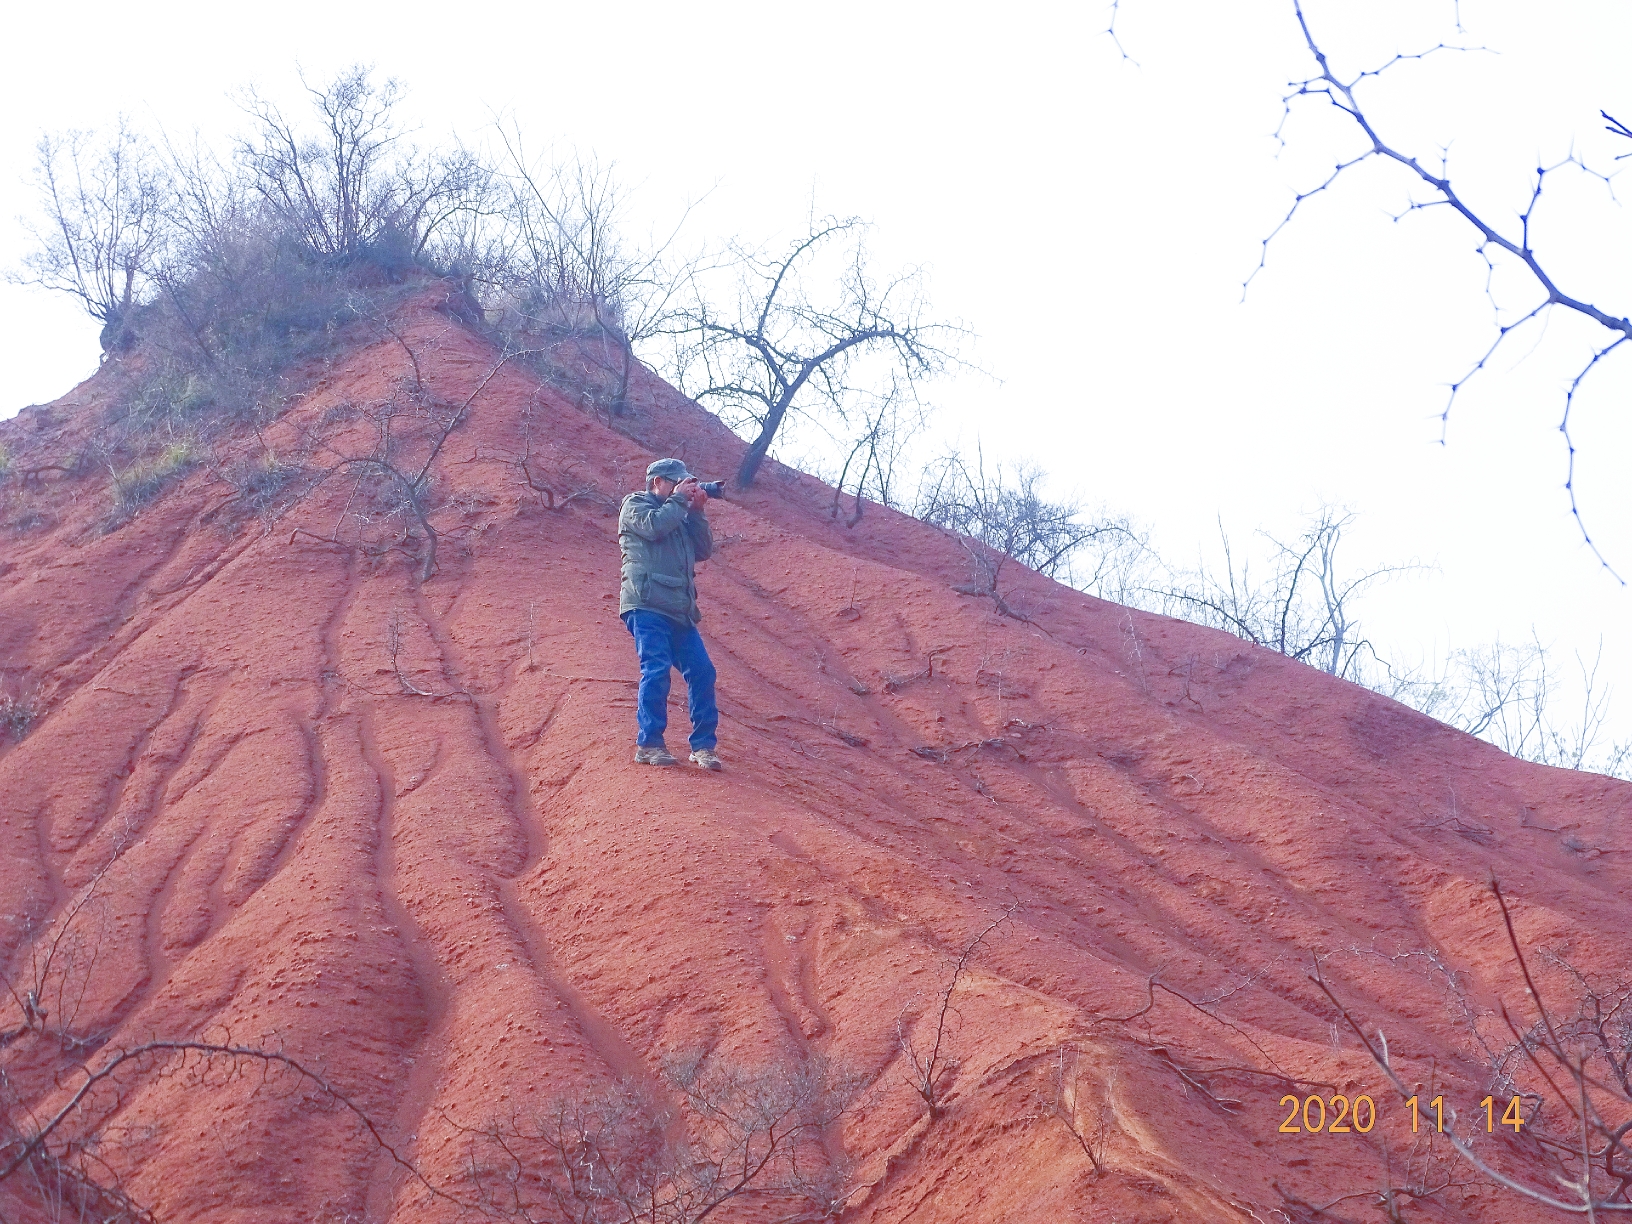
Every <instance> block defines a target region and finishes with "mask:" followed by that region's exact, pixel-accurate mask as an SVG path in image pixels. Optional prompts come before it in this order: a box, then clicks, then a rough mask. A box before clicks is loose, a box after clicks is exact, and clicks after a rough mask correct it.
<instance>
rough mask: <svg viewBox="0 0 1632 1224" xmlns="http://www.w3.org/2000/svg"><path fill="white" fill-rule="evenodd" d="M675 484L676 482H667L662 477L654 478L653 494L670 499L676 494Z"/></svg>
mask: <svg viewBox="0 0 1632 1224" xmlns="http://www.w3.org/2000/svg"><path fill="white" fill-rule="evenodd" d="M674 484H675V482H674V481H672V480H666V479H664V478H663V477H662V476H654V477H653V478H652V492H653V493H656V494H657V495H658V496H659V497H668V496H669V495H670V494H671V493H673V492H674Z"/></svg>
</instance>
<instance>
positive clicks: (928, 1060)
mask: <svg viewBox="0 0 1632 1224" xmlns="http://www.w3.org/2000/svg"><path fill="white" fill-rule="evenodd" d="M1019 909H1020V906H1019V903H1018V902H1017V903H1015V904H1012V905H1010V906H1008V907H1007V908H1006V909H1004V911H1003V912H1002V913H1001V914H999V915H998V916H997V917H996V918H993V919H992V920H991V921H990V922H988V923H987V924H986V925H985V926H983V927H981V928H980V930H979V931H977V932H975V934H974V935H973V936H972V937H971V938H970V940H969V942H968V943H966V944H964V945H963V948H962V950H960V951H959V953H958V956H957V959H956V960H955V961H953V962H952V972H951V973H950V974H949V975H948V977H947V979H946V986H945V987H944V988H943V989H942V990H941V991H940V993H939V994H938V995H937V996H936V999H935V1002H934V1004H933V1005H932V1007H933V1011H934V1015H935V1028H934V1031H933V1033H932V1034H930V1035H926V1036H924V1037H914V1036H913V1031H912V1030H913V1025H912V1023H911V1022H910V1021H909V1020H908V1019H907V1014H906V1013H905V1012H902V1014H901V1015H900V1016H899V1017H897V1018H896V1022H895V1033H896V1042H897V1044H898V1045H899V1047H900V1049H901V1053H902V1055H903V1056H904V1057H905V1058H906V1060H907V1066H908V1068H909V1080H910V1082H911V1084H912V1090H913V1091H914V1092H916V1093H917V1094H918V1095H919V1097H921V1098H922V1099H923V1102H924V1111H925V1114H926V1116H927V1117H928V1118H929V1120H930V1121H932V1122H933V1121H934V1120H935V1119H936V1118H938V1117H940V1116H941V1112H942V1109H943V1107H944V1105H945V1100H946V1089H947V1087H948V1084H947V1078H948V1077H949V1076H950V1075H951V1074H952V1073H953V1072H954V1071H956V1070H957V1067H958V1061H957V1059H956V1058H954V1057H952V1055H951V1049H950V1043H951V1040H952V1037H953V1029H954V1028H955V1027H956V1025H957V1021H958V1019H959V1016H958V1011H957V1009H956V1008H955V1007H953V1006H952V996H953V995H954V994H955V993H956V992H957V989H958V983H959V982H961V981H962V980H963V975H964V974H965V973H966V972H967V971H968V968H969V961H970V960H971V959H972V958H973V957H974V955H975V952H976V951H977V950H978V949H979V947H980V945H981V944H983V943H985V942H986V937H987V936H988V935H990V934H991V933H992V932H993V931H995V930H997V928H998V927H1000V926H1002V925H1003V924H1004V923H1005V922H1007V921H1009V919H1011V918H1013V917H1014V915H1015V913H1016V912H1017V911H1018V910H1019ZM927 1018H928V1017H927V1015H926V1016H924V1017H920V1019H921V1020H927Z"/></svg>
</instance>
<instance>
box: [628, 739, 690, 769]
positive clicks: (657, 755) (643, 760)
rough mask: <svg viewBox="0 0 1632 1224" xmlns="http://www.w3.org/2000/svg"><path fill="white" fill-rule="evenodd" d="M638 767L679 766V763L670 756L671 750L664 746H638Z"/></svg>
mask: <svg viewBox="0 0 1632 1224" xmlns="http://www.w3.org/2000/svg"><path fill="white" fill-rule="evenodd" d="M635 764H636V765H678V764H680V762H679V761H677V760H675V758H674V757H672V756H671V755H669V750H668V749H667V748H665V747H663V745H662V744H653V745H652V746H651V747H649V748H648V747H641V746H637V747H636V748H635Z"/></svg>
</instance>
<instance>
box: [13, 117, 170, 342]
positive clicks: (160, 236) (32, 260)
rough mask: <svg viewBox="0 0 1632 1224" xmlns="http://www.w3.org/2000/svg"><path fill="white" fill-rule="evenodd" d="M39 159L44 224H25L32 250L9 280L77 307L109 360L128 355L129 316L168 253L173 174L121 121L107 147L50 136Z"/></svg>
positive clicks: (90, 136)
mask: <svg viewBox="0 0 1632 1224" xmlns="http://www.w3.org/2000/svg"><path fill="white" fill-rule="evenodd" d="M35 151H36V159H37V160H36V162H35V167H34V178H35V184H36V186H37V188H38V190H39V195H40V200H41V203H42V205H43V206H44V208H43V212H44V215H43V216H41V217H39V218H38V219H37V220H34V221H28V220H25V221H24V223H23V224H24V226H25V227H26V228H27V229H28V231H29V233H30V234H31V235H32V236H33V238H34V243H35V246H34V250H33V251H32V252H31V253H30V254H29V255H28V256H27V257H26V258H25V259H24V261H23V266H24V268H25V269H26V271H25V272H24V273H21V274H17V275H14V276H13V278H12V279H14V280H16V281H19V282H21V283H24V284H35V285H40V286H42V287H43V288H46V289H55V290H57V291H58V292H61V293H67V294H70V295H71V296H73V297H75V298H78V299H79V302H80V305H82V306H83V307H84V308H85V311H86V313H87V314H89V315H90V316H91V317H92V318H93V319H96V320H97V321H98V322H99V323H101V324H102V325H103V326H102V336H101V341H102V352H103V354H104V355H106V354H108V353H112V352H115V351H117V350H119V349H122V348H128V347H129V346H130V343H131V339H132V336H131V333H130V331H129V318H130V315H131V312H132V310H133V309H134V308H135V307H136V306H137V304H138V303H140V302H141V301H143V300H144V299H145V297H146V296H147V291H148V289H149V287H150V285H151V283H152V281H153V278H154V276H155V275H156V274H157V272H158V271H159V266H160V264H161V262H162V260H163V257H164V253H165V247H166V242H167V238H168V225H167V223H166V213H165V209H166V197H167V196H168V194H169V178H170V176H169V173H168V172H167V170H166V169H165V167H164V164H163V162H162V161H161V159H160V158H159V157H158V155H157V153H156V152H155V150H154V149H153V146H152V145H151V144H149V143H148V141H147V140H145V139H144V138H143V137H142V136H140V135H139V134H137V133H136V132H134V131H132V130H131V128H130V127H129V126H128V124H127V123H126V122H125V120H124V119H123V118H121V119H120V120H119V124H118V127H117V128H116V129H115V130H114V133H113V135H112V136H110V137H109V138H108V139H107V140H106V141H105V142H100V143H99V142H98V139H97V137H96V134H95V133H93V132H68V133H66V134H63V135H60V136H53V135H49V134H48V135H45V136H42V137H40V141H39V144H38V145H36V146H35Z"/></svg>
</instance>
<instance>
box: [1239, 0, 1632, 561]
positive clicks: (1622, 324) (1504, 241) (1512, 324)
mask: <svg viewBox="0 0 1632 1224" xmlns="http://www.w3.org/2000/svg"><path fill="white" fill-rule="evenodd" d="M1292 10H1293V13H1294V14H1295V15H1296V17H1297V21H1298V27H1299V30H1300V31H1301V33H1302V35H1303V41H1304V44H1305V46H1307V48H1308V50H1309V54H1310V55H1311V56H1312V57H1313V58H1314V61H1315V67H1316V71H1315V72H1314V73H1313V74H1312V75H1310V76H1308V77H1306V78H1304V79H1303V80H1300V81H1294V82H1293V83H1292V86H1291V90H1290V92H1289V93H1287V94H1286V95H1285V96H1284V98H1283V106H1284V113H1283V118H1282V123H1281V129H1280V130H1279V131H1278V132H1277V135H1278V136H1279V135H1280V134H1281V132H1284V130H1285V127H1286V122H1287V120H1288V119H1289V118H1290V117H1291V116H1292V114H1293V109H1294V107H1296V106H1298V105H1299V104H1300V103H1303V102H1304V101H1306V100H1307V101H1311V102H1314V103H1315V104H1317V105H1321V104H1324V105H1326V106H1329V107H1331V108H1333V109H1335V110H1336V111H1337V112H1338V113H1339V114H1341V115H1343V116H1345V117H1346V118H1347V120H1348V121H1349V122H1350V123H1352V125H1353V127H1354V130H1355V131H1356V133H1357V135H1358V136H1359V141H1358V143H1357V146H1356V148H1355V150H1354V152H1353V153H1352V155H1350V156H1348V157H1346V158H1343V159H1340V160H1339V161H1338V162H1337V164H1336V166H1335V167H1334V168H1333V170H1332V171H1331V173H1330V174H1329V175H1328V176H1327V177H1326V178H1325V179H1324V180H1323V181H1322V182H1320V183H1318V184H1315V185H1314V186H1313V187H1311V188H1309V189H1308V190H1306V191H1303V192H1300V193H1299V194H1298V196H1297V198H1296V199H1295V200H1294V201H1293V203H1292V207H1291V208H1290V209H1289V210H1288V211H1287V213H1286V216H1285V217H1284V218H1282V220H1281V222H1280V224H1279V225H1277V226H1276V227H1275V229H1274V231H1273V232H1272V233H1271V234H1270V235H1269V237H1268V238H1266V239H1264V246H1263V252H1264V253H1263V255H1261V256H1260V259H1259V264H1258V269H1255V270H1254V272H1253V276H1256V275H1257V272H1258V270H1261V269H1262V268H1263V267H1264V262H1265V259H1267V256H1268V251H1269V245H1270V243H1271V242H1272V241H1273V240H1274V238H1275V235H1276V234H1278V233H1279V232H1280V231H1281V230H1282V229H1284V228H1285V227H1286V226H1287V225H1288V224H1290V223H1291V222H1292V220H1293V218H1294V217H1296V216H1297V213H1298V210H1299V209H1300V208H1301V207H1302V206H1303V204H1304V202H1305V201H1307V200H1309V199H1310V198H1311V197H1313V196H1316V195H1319V194H1320V193H1321V192H1324V191H1326V190H1328V189H1330V188H1331V187H1332V186H1333V185H1334V184H1335V183H1336V182H1337V181H1338V180H1339V179H1340V178H1341V177H1342V176H1343V175H1344V174H1345V173H1346V172H1347V171H1349V170H1351V169H1353V168H1354V167H1355V166H1358V165H1361V164H1363V163H1365V162H1368V161H1370V160H1372V159H1374V158H1380V159H1383V160H1385V161H1390V162H1393V163H1394V164H1395V165H1397V166H1399V167H1401V168H1403V169H1404V170H1405V171H1407V172H1408V174H1409V175H1410V176H1411V177H1412V178H1413V179H1414V180H1415V183H1416V185H1417V186H1419V187H1422V188H1426V189H1427V193H1426V198H1418V197H1415V196H1413V197H1412V198H1411V200H1410V202H1409V203H1408V204H1407V206H1406V209H1405V213H1410V212H1414V211H1417V210H1420V209H1426V208H1436V207H1443V208H1449V209H1450V210H1451V211H1452V212H1454V213H1456V214H1457V215H1458V216H1460V217H1461V218H1462V219H1463V220H1464V221H1465V222H1467V224H1468V226H1469V227H1470V228H1471V230H1472V232H1473V234H1474V235H1475V237H1476V241H1477V248H1476V249H1477V250H1478V252H1479V254H1480V256H1481V257H1482V258H1483V259H1484V260H1485V262H1486V265H1487V267H1488V268H1489V270H1490V273H1491V277H1492V279H1493V280H1494V277H1495V274H1496V272H1497V271H1498V270H1499V269H1500V268H1502V267H1505V266H1511V267H1514V268H1516V269H1518V270H1519V271H1520V273H1521V274H1522V276H1523V277H1524V279H1525V280H1526V281H1528V283H1529V284H1530V285H1531V286H1532V287H1533V289H1534V291H1535V292H1534V294H1533V295H1532V297H1531V298H1530V300H1529V301H1528V302H1526V303H1524V304H1523V305H1521V306H1519V307H1515V308H1511V309H1504V308H1503V307H1502V306H1501V304H1500V302H1499V301H1498V300H1497V299H1496V297H1495V296H1494V293H1492V296H1491V302H1492V306H1493V309H1494V312H1495V326H1496V335H1495V339H1494V340H1493V341H1492V342H1491V344H1490V346H1489V347H1488V348H1487V349H1486V350H1485V352H1484V353H1483V354H1482V355H1481V356H1480V357H1479V358H1478V360H1477V361H1475V362H1474V363H1473V364H1472V365H1471V366H1470V367H1469V368H1468V370H1467V371H1466V372H1465V373H1464V374H1463V375H1462V376H1461V377H1460V378H1458V379H1457V380H1456V381H1455V382H1453V383H1452V384H1451V387H1450V393H1449V395H1448V397H1447V399H1446V402H1445V408H1444V410H1443V413H1442V416H1441V419H1442V421H1448V420H1449V417H1450V412H1451V409H1452V407H1453V406H1454V405H1455V403H1456V397H1457V395H1458V394H1459V393H1460V392H1461V390H1462V388H1463V387H1465V386H1467V384H1468V382H1469V381H1470V380H1471V379H1472V378H1473V377H1474V376H1475V375H1477V374H1478V373H1479V372H1480V371H1481V370H1483V369H1484V368H1485V367H1486V366H1487V365H1488V364H1489V363H1490V361H1491V360H1492V359H1493V358H1494V357H1495V355H1496V353H1497V351H1498V350H1499V349H1500V348H1501V346H1502V345H1503V344H1504V343H1505V342H1506V341H1507V339H1508V338H1509V337H1510V336H1512V335H1514V334H1515V333H1517V332H1519V331H1522V330H1524V329H1526V328H1527V327H1528V326H1529V325H1530V324H1533V323H1541V322H1544V321H1545V319H1546V318H1547V316H1548V315H1549V314H1550V313H1551V312H1552V310H1553V309H1554V308H1555V307H1561V308H1563V309H1564V310H1568V311H1571V312H1573V313H1575V314H1578V315H1581V316H1582V317H1584V318H1587V319H1590V320H1591V321H1592V322H1593V323H1595V324H1597V325H1598V326H1599V327H1600V328H1602V329H1603V331H1602V332H1601V333H1600V335H1601V336H1602V338H1603V339H1602V343H1601V344H1599V345H1597V346H1595V347H1594V349H1593V352H1592V355H1591V357H1590V358H1588V360H1587V361H1586V362H1585V364H1584V365H1583V366H1582V367H1581V368H1580V369H1579V370H1578V371H1577V373H1576V375H1575V377H1574V378H1573V379H1572V380H1571V382H1570V384H1569V386H1568V388H1567V389H1566V390H1565V392H1564V405H1563V416H1562V419H1561V420H1560V422H1559V430H1560V432H1561V433H1562V434H1563V435H1564V440H1565V445H1566V447H1567V448H1568V452H1569V466H1568V471H1567V474H1566V477H1565V483H1564V488H1565V490H1566V491H1567V492H1568V493H1569V498H1570V513H1571V514H1572V515H1574V517H1575V520H1576V523H1577V525H1578V526H1579V528H1580V530H1581V534H1582V538H1583V539H1584V540H1585V541H1586V542H1587V544H1588V545H1589V546H1591V547H1592V549H1593V552H1594V553H1595V554H1596V555H1597V556H1598V559H1599V561H1600V562H1601V563H1602V564H1603V565H1604V568H1606V569H1610V572H1611V573H1612V574H1614V570H1613V569H1611V568H1610V566H1609V563H1608V562H1607V561H1606V560H1605V559H1604V557H1603V555H1602V553H1599V552H1598V549H1597V545H1596V544H1594V543H1593V541H1592V537H1591V535H1590V534H1589V533H1588V531H1587V527H1586V523H1585V522H1584V521H1583V520H1582V518H1581V511H1580V506H1579V505H1578V503H1577V501H1576V490H1575V444H1574V442H1573V441H1572V440H1571V436H1570V412H1571V409H1572V408H1573V407H1574V405H1575V399H1576V395H1577V394H1578V393H1579V392H1580V390H1581V387H1582V384H1583V383H1584V382H1585V380H1586V378H1587V376H1588V375H1589V374H1591V373H1592V371H1593V370H1594V369H1596V368H1597V367H1598V365H1599V363H1600V362H1602V361H1603V360H1604V359H1605V358H1606V357H1608V356H1609V355H1610V354H1611V353H1613V352H1614V351H1615V350H1616V349H1618V348H1620V347H1621V346H1622V345H1623V344H1625V343H1627V341H1628V340H1632V319H1629V318H1628V317H1627V316H1626V315H1625V314H1622V315H1621V316H1619V317H1617V316H1616V315H1615V314H1613V313H1611V312H1610V311H1606V310H1603V309H1600V308H1599V307H1598V306H1596V305H1594V304H1593V303H1591V302H1588V301H1586V300H1585V299H1584V298H1581V297H1577V296H1573V295H1572V294H1570V293H1568V292H1566V291H1565V289H1564V288H1562V287H1561V286H1560V284H1559V282H1558V280H1557V279H1556V278H1555V276H1554V275H1553V273H1552V271H1551V270H1549V268H1548V266H1547V265H1546V264H1545V263H1544V262H1543V259H1542V256H1541V255H1540V254H1539V253H1538V252H1537V251H1536V249H1535V247H1534V245H1533V237H1534V233H1533V226H1534V223H1535V218H1536V211H1537V209H1538V207H1539V206H1540V204H1541V201H1542V195H1543V190H1544V188H1545V187H1546V185H1547V183H1548V180H1549V177H1550V176H1552V175H1555V174H1558V173H1559V172H1561V171H1565V170H1574V171H1577V172H1580V173H1584V174H1587V175H1590V176H1592V177H1594V178H1598V179H1604V180H1605V181H1606V182H1607V177H1606V176H1605V175H1603V174H1601V173H1599V172H1598V171H1595V170H1593V169H1591V168H1590V167H1589V166H1588V165H1587V164H1586V163H1585V162H1584V161H1583V160H1582V159H1581V158H1580V157H1579V156H1577V155H1576V154H1575V153H1574V152H1571V153H1570V155H1569V156H1567V157H1565V158H1564V159H1562V160H1561V161H1558V162H1554V163H1553V164H1551V165H1540V166H1538V167H1537V168H1536V171H1535V173H1534V175H1533V177H1532V178H1531V180H1530V198H1529V200H1528V201H1527V202H1526V203H1525V204H1524V206H1523V209H1522V211H1520V212H1519V213H1518V214H1517V216H1516V217H1515V218H1514V219H1512V220H1511V221H1506V222H1503V223H1499V224H1498V223H1495V222H1492V221H1490V220H1488V219H1487V218H1488V217H1489V215H1490V214H1488V213H1487V212H1483V211H1480V210H1477V209H1475V208H1474V206H1473V205H1472V204H1470V203H1469V202H1468V201H1467V200H1466V199H1465V198H1464V197H1463V196H1462V194H1461V193H1460V192H1459V191H1458V190H1457V188H1456V186H1455V184H1454V183H1453V182H1452V181H1451V175H1450V169H1449V155H1448V154H1447V153H1443V152H1442V153H1441V156H1440V158H1439V162H1438V165H1437V167H1434V166H1429V165H1424V164H1423V163H1422V162H1421V161H1420V160H1419V159H1418V158H1417V157H1416V156H1415V155H1413V154H1411V153H1408V152H1404V151H1402V150H1400V149H1398V148H1396V147H1395V146H1394V145H1392V144H1390V143H1389V142H1388V141H1387V140H1386V139H1385V138H1384V137H1383V135H1382V133H1381V132H1380V131H1379V129H1378V127H1377V125H1376V124H1375V123H1374V122H1373V120H1372V118H1371V117H1370V115H1368V113H1367V112H1366V109H1365V106H1364V105H1363V104H1362V102H1361V100H1360V97H1359V90H1360V89H1361V88H1362V87H1363V86H1367V85H1370V84H1373V83H1375V82H1376V81H1377V79H1378V78H1380V77H1381V76H1383V75H1384V74H1385V73H1386V72H1388V71H1389V69H1391V68H1394V67H1396V66H1397V65H1399V64H1402V63H1407V62H1410V61H1413V60H1420V59H1423V58H1425V57H1426V56H1429V55H1433V54H1435V53H1438V52H1441V51H1452V50H1464V49H1465V48H1461V47H1452V46H1450V45H1448V44H1446V43H1440V44H1438V45H1436V46H1434V47H1430V48H1428V49H1427V50H1425V51H1421V52H1417V53H1415V54H1400V55H1395V56H1394V57H1393V58H1392V59H1391V60H1389V61H1388V62H1387V63H1384V64H1382V65H1380V66H1379V67H1376V68H1370V69H1365V70H1355V71H1354V72H1352V73H1350V74H1347V75H1339V74H1338V72H1337V71H1336V70H1334V68H1333V67H1332V64H1331V61H1330V60H1329V59H1328V58H1327V54H1326V51H1325V50H1324V49H1323V48H1322V46H1321V44H1320V43H1319V42H1318V41H1317V39H1316V38H1315V35H1314V33H1313V31H1312V29H1311V27H1310V24H1309V19H1308V16H1307V14H1306V13H1305V12H1304V6H1303V3H1302V0H1292ZM1459 24H1460V23H1459ZM1603 117H1604V118H1605V119H1606V120H1608V122H1609V128H1608V130H1609V131H1610V132H1611V133H1613V134H1615V135H1617V136H1623V137H1632V131H1629V130H1628V129H1627V128H1626V127H1624V126H1623V125H1621V124H1620V123H1619V122H1618V121H1616V120H1614V119H1612V118H1611V117H1610V116H1609V115H1607V114H1605V115H1604V116H1603ZM1401 215H1405V214H1404V213H1402V214H1401ZM1247 279H1248V283H1249V284H1250V283H1251V280H1252V277H1251V276H1249V277H1248V278H1247ZM1487 283H1489V282H1487ZM1615 577H1616V578H1617V580H1620V576H1619V575H1618V574H1616V575H1615Z"/></svg>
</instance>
